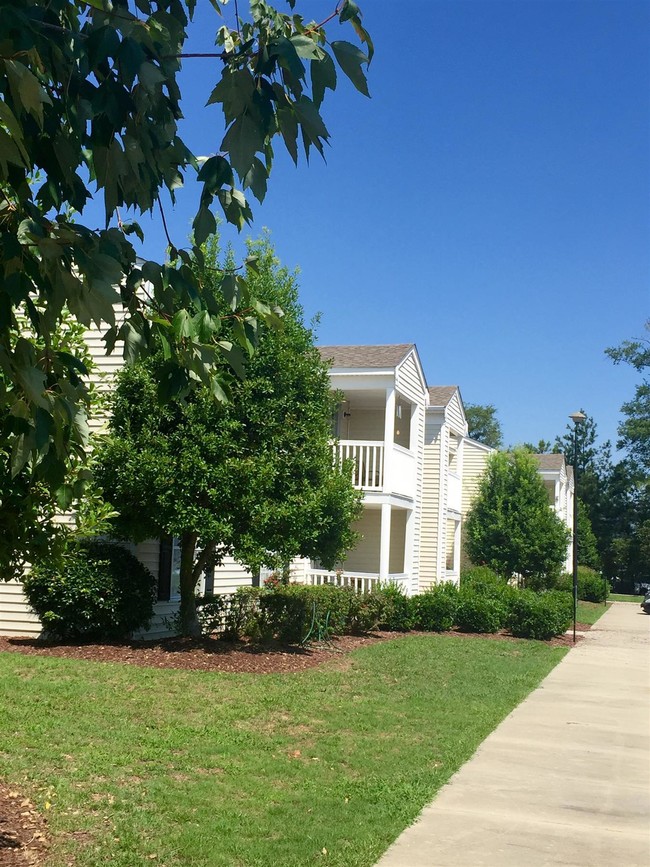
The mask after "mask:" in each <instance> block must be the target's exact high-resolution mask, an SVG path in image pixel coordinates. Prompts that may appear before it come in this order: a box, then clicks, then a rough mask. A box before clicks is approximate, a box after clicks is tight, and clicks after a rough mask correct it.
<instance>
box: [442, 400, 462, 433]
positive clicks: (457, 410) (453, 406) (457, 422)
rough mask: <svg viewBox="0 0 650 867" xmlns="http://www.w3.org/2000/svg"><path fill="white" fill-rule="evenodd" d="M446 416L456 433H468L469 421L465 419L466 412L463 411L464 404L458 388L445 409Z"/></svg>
mask: <svg viewBox="0 0 650 867" xmlns="http://www.w3.org/2000/svg"><path fill="white" fill-rule="evenodd" d="M445 417H446V419H447V421H448V422H449V425H450V427H451V429H452V430H453V431H454V433H458V434H461V435H465V434H467V422H466V421H465V412H464V411H463V406H462V403H461V401H460V395H459V392H458V390H456V392H455V393H454V395H453V396H452V398H451V400H450V401H449V403H448V404H447V408H446V410H445Z"/></svg>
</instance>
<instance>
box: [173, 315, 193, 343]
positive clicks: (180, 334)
mask: <svg viewBox="0 0 650 867" xmlns="http://www.w3.org/2000/svg"><path fill="white" fill-rule="evenodd" d="M172 329H173V331H174V334H175V335H176V338H177V340H182V339H183V338H184V337H192V336H193V334H194V329H193V326H192V319H191V317H190V314H189V313H188V312H187V310H179V311H178V313H176V314H175V315H174V318H173V319H172Z"/></svg>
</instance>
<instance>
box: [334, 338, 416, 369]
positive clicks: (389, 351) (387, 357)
mask: <svg viewBox="0 0 650 867" xmlns="http://www.w3.org/2000/svg"><path fill="white" fill-rule="evenodd" d="M414 347H415V344H414V343H393V344H387V345H384V346H319V347H318V351H319V352H320V356H321V358H322V359H323V361H329V362H331V364H332V367H377V368H382V367H397V365H398V364H399V363H400V361H402V360H403V359H404V358H405V357H406V355H408V353H409V352H410V351H411V349H413V348H414Z"/></svg>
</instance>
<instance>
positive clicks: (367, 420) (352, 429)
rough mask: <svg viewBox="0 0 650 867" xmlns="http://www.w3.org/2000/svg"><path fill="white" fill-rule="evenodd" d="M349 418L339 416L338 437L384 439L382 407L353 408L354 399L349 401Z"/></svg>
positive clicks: (344, 438) (347, 438)
mask: <svg viewBox="0 0 650 867" xmlns="http://www.w3.org/2000/svg"><path fill="white" fill-rule="evenodd" d="M347 412H349V413H350V417H349V418H343V417H342V416H341V422H340V426H339V431H340V437H339V438H340V439H342V440H375V441H378V442H381V441H382V440H383V439H384V410H383V409H376V410H371V409H359V410H355V408H354V401H351V402H350V406H349V409H348V410H347Z"/></svg>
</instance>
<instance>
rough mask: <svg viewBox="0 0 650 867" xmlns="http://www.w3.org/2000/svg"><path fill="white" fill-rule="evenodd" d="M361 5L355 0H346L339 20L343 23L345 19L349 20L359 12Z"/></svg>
mask: <svg viewBox="0 0 650 867" xmlns="http://www.w3.org/2000/svg"><path fill="white" fill-rule="evenodd" d="M359 11H360V10H359V7H358V6H357V4H356V3H354V2H353V0H345V2H344V3H343V6H342V8H341V12H340V13H339V21H340V22H341V24H343V22H344V21H349V20H350V18H352V17H354V16H355V15H358V14H359Z"/></svg>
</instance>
